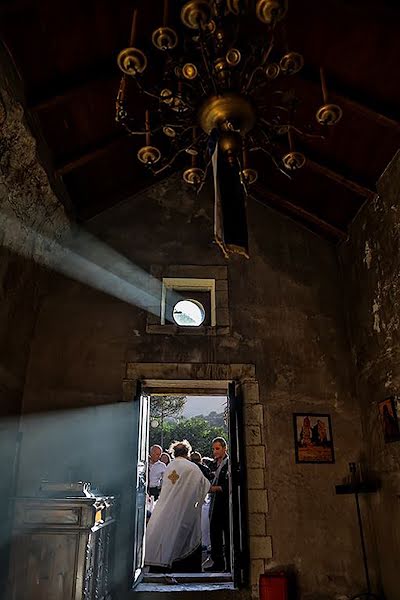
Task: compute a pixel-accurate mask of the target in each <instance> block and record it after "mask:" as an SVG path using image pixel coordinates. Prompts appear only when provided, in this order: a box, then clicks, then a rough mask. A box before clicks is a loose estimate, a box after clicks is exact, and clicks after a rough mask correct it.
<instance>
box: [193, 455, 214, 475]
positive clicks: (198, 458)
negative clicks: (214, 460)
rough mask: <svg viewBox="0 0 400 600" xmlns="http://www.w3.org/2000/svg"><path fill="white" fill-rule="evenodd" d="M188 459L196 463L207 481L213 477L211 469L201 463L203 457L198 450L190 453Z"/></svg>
mask: <svg viewBox="0 0 400 600" xmlns="http://www.w3.org/2000/svg"><path fill="white" fill-rule="evenodd" d="M190 460H191V461H192V463H194V464H195V465H197V466H198V467H199V469H200V471H201V472H202V473H203V475H204V477H206V478H207V479H208V480H209V481H211V480H212V479H213V475H212V473H211V469H210V467H207V465H204V464H203V459H202V457H201V454H200V452H192V453H191V455H190Z"/></svg>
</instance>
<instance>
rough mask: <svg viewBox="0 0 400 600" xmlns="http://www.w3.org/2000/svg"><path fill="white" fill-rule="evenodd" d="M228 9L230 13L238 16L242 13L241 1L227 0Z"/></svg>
mask: <svg viewBox="0 0 400 600" xmlns="http://www.w3.org/2000/svg"><path fill="white" fill-rule="evenodd" d="M226 8H227V11H228V12H229V13H232V14H233V15H236V16H237V15H238V14H239V12H240V0H226Z"/></svg>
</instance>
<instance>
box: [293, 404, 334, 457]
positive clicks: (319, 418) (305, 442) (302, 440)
mask: <svg viewBox="0 0 400 600" xmlns="http://www.w3.org/2000/svg"><path fill="white" fill-rule="evenodd" d="M293 426H294V437H295V440H294V441H295V454H296V462H297V463H334V462H335V454H334V450H333V439H332V425H331V417H330V415H327V414H319V413H294V414H293Z"/></svg>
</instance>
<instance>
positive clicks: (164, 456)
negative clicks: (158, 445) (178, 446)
mask: <svg viewBox="0 0 400 600" xmlns="http://www.w3.org/2000/svg"><path fill="white" fill-rule="evenodd" d="M160 460H161V462H163V463H164V464H165V466H166V467H168V465H169V463H170V462H171V457H170V455H169V454H168V452H161V456H160Z"/></svg>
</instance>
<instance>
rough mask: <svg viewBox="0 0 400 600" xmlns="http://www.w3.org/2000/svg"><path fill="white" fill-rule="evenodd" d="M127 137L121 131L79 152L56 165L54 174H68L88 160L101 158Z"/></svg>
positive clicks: (61, 175)
mask: <svg viewBox="0 0 400 600" xmlns="http://www.w3.org/2000/svg"><path fill="white" fill-rule="evenodd" d="M124 139H127V135H126V134H125V132H121V133H119V134H117V135H116V136H115V137H113V138H111V139H109V140H108V141H107V142H103V143H101V144H99V145H98V146H96V147H94V148H92V149H91V150H89V151H88V152H85V153H83V154H81V155H80V156H77V157H75V158H73V159H71V160H69V161H67V162H65V163H63V164H60V165H58V166H57V167H56V169H55V172H56V175H58V176H60V177H63V176H64V175H68V173H71V172H72V171H74V170H75V169H79V167H83V166H84V165H86V164H87V163H89V162H92V161H93V160H96V159H97V158H101V157H102V156H104V155H105V154H108V153H109V152H111V151H112V150H116V149H117V148H118V146H119V145H120V143H121V141H122V140H124Z"/></svg>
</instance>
